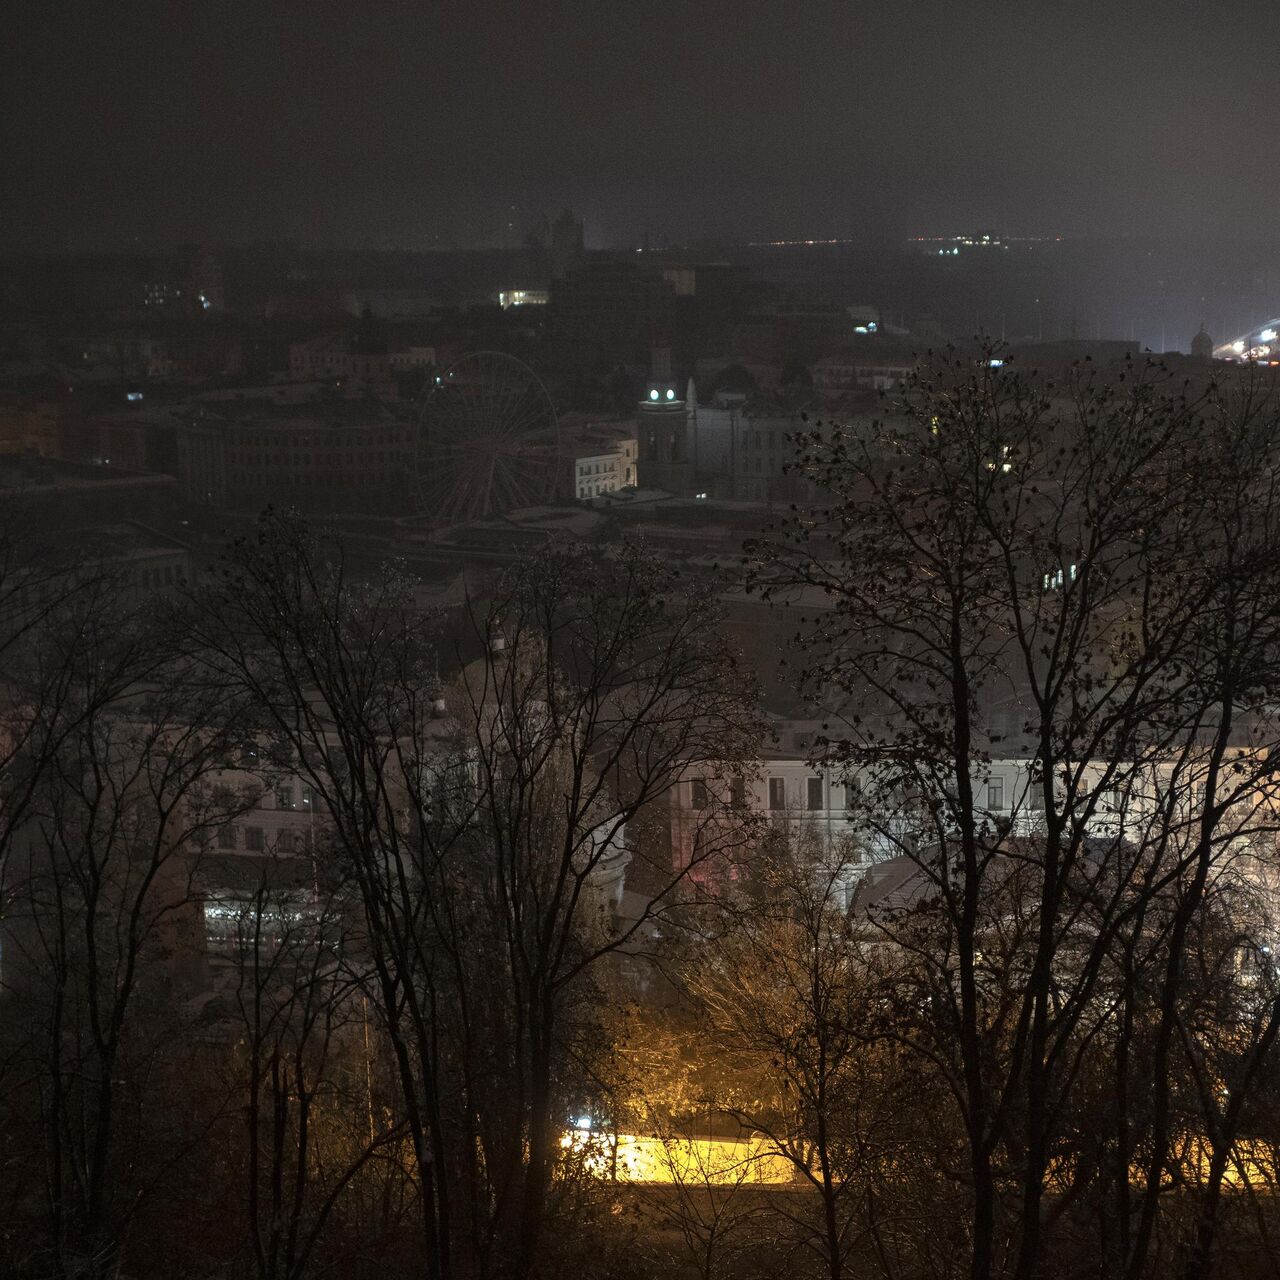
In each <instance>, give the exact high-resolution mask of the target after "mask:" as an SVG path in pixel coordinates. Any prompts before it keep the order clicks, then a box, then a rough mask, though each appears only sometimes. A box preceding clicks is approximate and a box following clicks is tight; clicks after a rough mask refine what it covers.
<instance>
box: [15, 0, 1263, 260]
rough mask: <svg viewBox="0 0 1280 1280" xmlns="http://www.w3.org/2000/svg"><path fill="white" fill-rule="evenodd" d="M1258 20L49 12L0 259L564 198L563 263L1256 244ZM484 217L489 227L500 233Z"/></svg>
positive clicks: (1064, 10) (284, 234)
mask: <svg viewBox="0 0 1280 1280" xmlns="http://www.w3.org/2000/svg"><path fill="white" fill-rule="evenodd" d="M1256 21H1257V11H1256V9H1253V8H1249V9H1246V8H1245V7H1244V6H1243V5H1232V4H1228V5H1219V6H1216V7H1214V8H1212V9H1202V10H1198V11H1194V12H1190V11H1185V10H1183V11H1179V10H1176V9H1174V10H1171V9H1170V7H1169V6H1156V5H1153V4H1148V3H1145V0H1144V2H1143V3H1140V4H1136V5H1132V6H1127V7H1126V8H1125V9H1124V11H1123V12H1119V11H1117V10H1116V8H1115V7H1114V6H1105V5H1096V4H1075V5H1069V6H1068V5H1041V4H1035V5H1030V6H1021V7H1015V6H1012V5H998V6H995V7H994V8H993V7H991V6H984V7H983V8H982V9H981V10H978V9H976V8H961V9H956V8H955V7H948V6H943V5H940V4H936V3H932V2H930V3H926V4H922V5H918V6H916V7H915V8H914V9H913V10H911V11H910V12H909V13H903V12H902V11H901V10H900V8H898V7H896V6H892V5H889V4H886V3H883V2H881V0H875V2H873V3H865V4H861V5H859V6H857V7H856V8H855V7H852V6H849V5H847V4H838V3H832V2H830V0H817V2H816V3H813V4H811V5H810V6H808V7H807V8H806V9H805V11H804V13H803V15H799V16H797V15H792V14H790V13H786V12H783V11H782V10H781V9H779V8H778V7H777V6H775V5H772V4H761V3H741V2H739V3H728V0H713V2H712V3H708V4H704V5H701V6H699V7H698V8H697V10H696V11H688V10H686V9H684V8H682V7H680V6H675V5H672V4H670V3H668V2H667V0H659V2H657V3H654V4H651V5H649V6H646V7H645V8H644V9H643V10H634V11H621V12H619V11H617V10H616V9H596V8H586V7H582V6H579V5H576V4H573V3H571V2H570V0H546V2H545V3H543V4H540V5H536V6H532V5H531V6H523V7H520V8H516V9H511V8H510V7H508V6H500V5H496V4H492V3H476V4H471V5H468V6H466V7H465V8H457V9H453V10H446V11H443V12H440V11H437V12H433V13H428V12H427V11H425V10H417V11H415V10H412V9H410V8H407V7H405V6H393V5H382V4H376V5H372V6H365V7H363V8H362V10H361V11H360V13H359V15H356V14H354V13H352V12H350V11H348V10H346V9H344V8H340V7H339V6H337V5H333V4H330V3H320V4H316V5H312V6H310V7H309V8H308V10H307V11H306V13H305V15H304V14H299V13H296V12H294V11H292V10H291V9H290V8H289V7H288V6H285V5H283V4H280V3H278V0H269V2H268V3H264V4H262V5H259V6H257V7H256V8H255V9H254V11H253V13H252V15H249V14H244V13H239V12H237V11H236V10H235V9H234V7H230V6H226V5H209V6H204V7H202V8H201V9H200V10H199V11H198V12H188V11H186V10H182V11H177V10H170V9H168V7H166V6H163V5H159V4H155V3H141V4H135V5H132V6H129V7H128V9H127V10H125V11H119V12H111V13H110V14H108V13H107V12H105V11H103V12H102V13H99V14H93V13H83V12H74V13H73V12H72V10H71V9H70V8H67V7H58V8H55V9H53V10H46V11H44V12H42V16H41V21H40V23H39V24H38V25H37V24H35V23H32V24H30V25H29V26H27V27H26V28H20V29H19V30H18V31H17V33H16V34H15V35H14V38H13V40H12V43H11V47H10V50H9V59H10V62H11V66H10V69H9V73H8V74H6V75H5V76H4V77H3V86H4V87H3V88H0V95H3V99H4V108H5V109H4V112H3V116H4V118H5V120H6V125H5V128H6V129H7V130H8V132H9V138H8V142H7V145H6V147H5V152H6V154H7V155H8V157H9V163H8V181H7V182H6V183H5V191H4V194H3V195H2V196H0V223H2V224H3V226H4V228H5V233H4V235H3V237H0V243H2V244H3V247H5V248H10V249H37V250H42V251H61V250H68V249H71V250H79V249H124V248H129V247H132V246H135V245H136V246H140V247H144V248H155V247H159V246H161V245H164V244H171V243H175V242H180V241H190V240H195V241H209V242H214V243H231V242H237V241H244V240H249V239H262V238H284V239H297V240H300V241H302V242H304V243H314V244H318V245H336V244H342V245H361V246H378V247H382V246H387V247H390V246H396V247H401V248H430V247H435V246H441V247H459V246H461V247H466V246H470V245H475V244H482V243H483V244H487V243H495V242H502V240H503V238H504V237H505V236H507V235H510V236H511V237H512V238H515V239H518V238H519V236H520V235H522V234H523V233H524V232H525V231H526V230H528V225H529V223H530V221H531V220H532V219H533V218H535V217H536V216H537V215H538V214H539V213H540V212H542V211H546V210H550V211H555V210H557V209H558V208H560V207H561V206H564V205H568V206H570V207H572V208H574V209H575V210H578V211H579V212H580V213H581V214H582V215H583V216H584V218H585V222H586V226H587V229H588V243H589V245H590V246H591V247H603V246H606V245H618V244H624V243H630V242H638V241H639V239H640V238H641V236H642V235H643V234H644V232H645V231H646V230H648V231H650V232H651V233H652V234H653V235H654V236H655V237H657V238H660V239H669V240H675V241H679V240H685V239H689V238H691V237H696V236H711V237H717V236H718V237H725V238H728V239H735V240H761V239H774V238H791V237H798V238H809V237H814V238H830V237H837V236H848V235H857V236H859V237H863V238H867V237H875V236H892V237H895V238H896V237H900V236H907V235H930V234H949V233H953V229H955V230H962V229H965V228H972V227H981V226H996V227H1000V228H1001V229H1002V230H1005V231H1008V232H1012V233H1018V234H1066V235H1083V234H1087V235H1125V234H1140V233H1141V234H1160V235H1177V236H1197V235H1214V236H1220V237H1228V238H1234V237H1241V238H1254V237H1262V236H1265V235H1266V234H1267V232H1266V228H1267V227H1268V226H1269V216H1268V215H1269V211H1270V209H1271V207H1272V206H1273V205H1274V203H1275V199H1276V196H1277V194H1280V192H1278V191H1277V183H1276V180H1275V178H1274V176H1273V175H1272V174H1271V173H1269V172H1267V171H1266V169H1265V167H1264V166H1262V165H1260V164H1259V163H1258V161H1257V157H1256V149H1257V141H1258V139H1257V130H1256V129H1255V128H1254V127H1252V126H1251V125H1249V124H1244V125H1233V126H1231V127H1225V126H1223V125H1222V124H1221V123H1220V121H1221V120H1223V119H1224V118H1227V117H1228V116H1229V115H1235V114H1236V113H1238V112H1239V110H1240V107H1241V104H1245V106H1246V109H1251V108H1249V104H1252V103H1255V102H1261V101H1264V100H1265V93H1266V90H1267V88H1268V87H1269V77H1270V66H1269V61H1268V57H1267V55H1266V52H1265V47H1264V45H1263V43H1262V42H1260V41H1259V42H1254V43H1250V42H1248V41H1242V40H1241V39H1240V33H1241V32H1242V31H1246V30H1248V29H1250V27H1249V24H1250V23H1254V24H1256ZM508 224H509V225H508Z"/></svg>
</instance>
